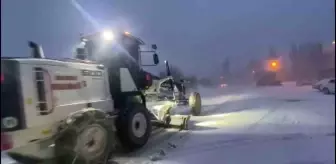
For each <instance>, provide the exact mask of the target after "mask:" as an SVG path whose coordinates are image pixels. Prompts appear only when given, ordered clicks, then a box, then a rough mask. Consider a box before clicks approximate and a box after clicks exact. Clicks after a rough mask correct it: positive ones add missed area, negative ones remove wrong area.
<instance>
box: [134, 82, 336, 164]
mask: <svg viewBox="0 0 336 164" xmlns="http://www.w3.org/2000/svg"><path fill="white" fill-rule="evenodd" d="M200 92H201V94H202V96H203V99H202V104H203V106H204V108H203V114H202V116H197V117H192V118H191V130H189V131H187V132H181V133H178V134H177V135H174V137H171V138H170V139H169V141H166V143H162V144H161V145H160V146H158V147H157V148H155V149H158V150H159V149H162V151H164V153H163V154H164V157H163V158H162V160H159V161H156V162H154V163H160V164H177V163H190V164H204V163H223V164H231V163H232V164H245V163H248V164H254V163H255V164H278V163H279V164H303V163H305V164H312V163H314V164H315V163H321V164H322V163H335V155H334V154H335V146H334V145H335V96H334V95H323V94H322V93H319V92H317V91H315V90H313V89H311V87H309V86H307V87H306V86H305V87H296V86H295V85H294V84H291V83H288V84H285V85H284V86H280V87H262V88H256V87H228V88H225V89H217V90H214V89H202V90H200ZM172 145H174V146H172ZM134 162H135V161H133V163H134ZM136 163H140V161H139V162H136ZM141 163H152V162H149V161H148V160H147V161H143V160H142V162H141Z"/></svg>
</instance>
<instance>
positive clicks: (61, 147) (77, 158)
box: [55, 112, 115, 164]
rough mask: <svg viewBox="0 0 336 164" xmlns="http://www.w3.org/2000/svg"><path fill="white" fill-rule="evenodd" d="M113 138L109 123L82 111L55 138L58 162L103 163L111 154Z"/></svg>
mask: <svg viewBox="0 0 336 164" xmlns="http://www.w3.org/2000/svg"><path fill="white" fill-rule="evenodd" d="M98 113H99V112H98ZM113 138H115V137H114V135H113V131H112V129H111V127H110V126H109V124H106V123H105V122H104V121H101V120H100V118H98V117H95V116H93V115H91V114H90V113H84V114H83V115H82V116H81V117H79V118H77V119H76V120H75V121H73V123H71V125H69V126H68V127H67V128H66V129H64V131H62V132H61V134H60V136H59V137H58V138H57V139H56V140H55V153H56V156H57V157H58V158H57V160H58V163H76V164H77V163H83V164H100V163H104V161H107V160H108V158H109V157H110V155H111V150H112V147H111V146H112V142H115V140H114V139H113Z"/></svg>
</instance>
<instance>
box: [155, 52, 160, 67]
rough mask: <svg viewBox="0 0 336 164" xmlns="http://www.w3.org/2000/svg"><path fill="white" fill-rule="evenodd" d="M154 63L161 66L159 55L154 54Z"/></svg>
mask: <svg viewBox="0 0 336 164" xmlns="http://www.w3.org/2000/svg"><path fill="white" fill-rule="evenodd" d="M153 61H154V64H155V65H157V64H159V62H160V61H159V56H158V55H157V54H153Z"/></svg>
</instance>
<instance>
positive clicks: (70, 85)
mask: <svg viewBox="0 0 336 164" xmlns="http://www.w3.org/2000/svg"><path fill="white" fill-rule="evenodd" d="M81 85H82V83H81V82H76V83H65V84H51V89H52V90H75V89H81V88H82V86H81Z"/></svg>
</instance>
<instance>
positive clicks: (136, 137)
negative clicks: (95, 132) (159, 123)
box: [117, 102, 152, 152]
mask: <svg viewBox="0 0 336 164" xmlns="http://www.w3.org/2000/svg"><path fill="white" fill-rule="evenodd" d="M151 131H152V127H151V123H150V116H149V113H148V110H147V109H146V108H145V106H144V105H143V104H140V103H137V102H129V103H127V108H126V109H123V111H121V113H120V114H119V116H118V119H117V135H118V136H119V140H120V142H121V145H122V147H123V149H124V150H125V151H126V152H130V151H133V150H136V149H138V148H141V147H142V146H144V145H145V144H146V143H147V141H148V139H149V137H150V134H151Z"/></svg>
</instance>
